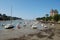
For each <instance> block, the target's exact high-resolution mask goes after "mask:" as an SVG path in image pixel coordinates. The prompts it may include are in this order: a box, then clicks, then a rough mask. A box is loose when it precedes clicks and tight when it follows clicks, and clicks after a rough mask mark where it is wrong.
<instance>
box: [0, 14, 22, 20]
mask: <svg viewBox="0 0 60 40" xmlns="http://www.w3.org/2000/svg"><path fill="white" fill-rule="evenodd" d="M17 19H19V20H22V18H18V17H11V16H7V15H6V14H1V13H0V20H17Z"/></svg>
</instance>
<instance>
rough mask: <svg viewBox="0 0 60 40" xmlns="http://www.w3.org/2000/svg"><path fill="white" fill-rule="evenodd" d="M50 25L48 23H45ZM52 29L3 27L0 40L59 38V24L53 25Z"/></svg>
mask: <svg viewBox="0 0 60 40" xmlns="http://www.w3.org/2000/svg"><path fill="white" fill-rule="evenodd" d="M46 25H47V26H49V27H52V26H51V25H50V24H46ZM53 28H54V29H55V30H54V31H49V32H48V31H47V33H46V32H45V30H43V31H40V30H38V29H32V28H31V27H23V28H21V29H17V28H16V29H4V30H0V40H60V24H55V25H54V26H53Z"/></svg>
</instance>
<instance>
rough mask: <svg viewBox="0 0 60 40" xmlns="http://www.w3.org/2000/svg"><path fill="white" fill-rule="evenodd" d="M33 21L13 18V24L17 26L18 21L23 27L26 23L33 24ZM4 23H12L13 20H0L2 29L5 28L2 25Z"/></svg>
mask: <svg viewBox="0 0 60 40" xmlns="http://www.w3.org/2000/svg"><path fill="white" fill-rule="evenodd" d="M31 22H32V21H30V20H12V24H13V25H14V26H15V27H16V25H17V24H18V23H21V24H20V26H21V27H22V26H23V25H24V24H29V23H30V24H32V23H31ZM2 24H4V25H6V24H11V21H0V30H1V29H4V26H2Z"/></svg>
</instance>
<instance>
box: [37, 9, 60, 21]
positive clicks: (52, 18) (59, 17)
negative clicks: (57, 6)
mask: <svg viewBox="0 0 60 40" xmlns="http://www.w3.org/2000/svg"><path fill="white" fill-rule="evenodd" d="M55 12H57V14H56V15H54V16H49V14H46V15H45V16H44V17H41V18H40V17H38V18H36V20H38V21H39V20H42V21H51V22H52V21H53V22H58V21H60V14H59V13H58V10H55Z"/></svg>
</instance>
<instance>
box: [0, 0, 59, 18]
mask: <svg viewBox="0 0 60 40" xmlns="http://www.w3.org/2000/svg"><path fill="white" fill-rule="evenodd" d="M11 8H12V16H14V17H20V18H23V19H35V18H37V17H43V16H45V15H46V14H50V10H51V9H57V10H58V11H59V13H60V0H0V13H1V14H6V15H8V16H11Z"/></svg>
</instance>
